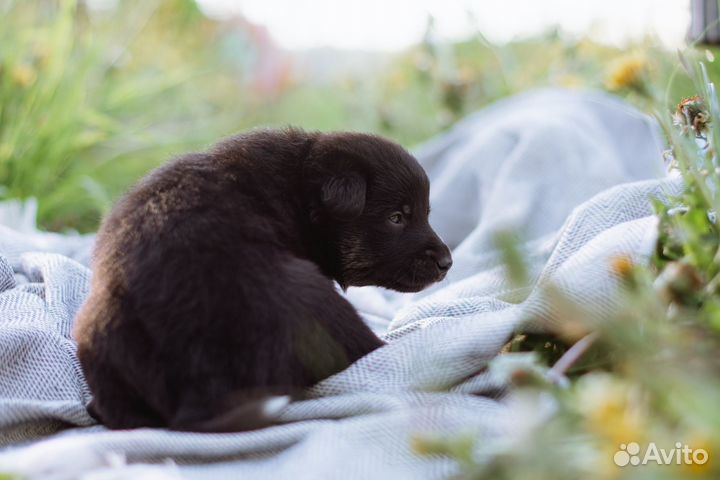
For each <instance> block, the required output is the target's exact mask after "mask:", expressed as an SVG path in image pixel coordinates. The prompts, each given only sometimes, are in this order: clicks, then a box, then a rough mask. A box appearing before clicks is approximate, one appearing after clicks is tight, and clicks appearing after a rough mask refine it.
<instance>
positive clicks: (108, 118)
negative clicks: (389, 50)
mask: <svg viewBox="0 0 720 480" xmlns="http://www.w3.org/2000/svg"><path fill="white" fill-rule="evenodd" d="M238 28H241V29H246V30H248V28H249V30H248V31H249V32H250V33H251V34H256V33H257V32H255V33H253V32H252V27H248V26H247V25H239V24H232V23H228V22H224V23H223V22H218V21H215V20H210V19H208V18H206V17H204V16H203V15H202V13H201V12H200V11H199V10H198V9H197V7H196V5H195V3H194V2H193V1H191V0H147V1H142V0H124V1H121V2H120V4H119V7H118V9H117V10H116V11H107V12H103V11H91V10H89V9H88V8H87V6H86V4H85V3H76V2H74V1H71V0H54V1H53V0H38V1H34V2H24V1H20V0H0V199H27V198H30V197H36V198H37V199H38V202H39V208H40V210H39V219H38V220H39V222H40V225H41V226H42V227H44V228H46V229H51V230H66V229H78V230H81V231H92V230H93V229H95V228H96V227H97V224H98V221H99V219H100V217H101V215H102V214H103V213H104V212H106V211H107V210H108V209H109V207H110V205H111V204H112V202H113V201H114V200H115V199H116V198H117V196H118V195H120V194H121V193H122V192H123V191H124V190H125V189H126V188H128V186H129V185H131V184H132V183H134V182H135V181H136V180H137V179H138V178H139V177H140V176H142V175H143V174H145V173H146V172H147V171H148V170H149V169H151V168H153V167H155V166H157V165H158V164H160V163H162V162H164V161H166V160H167V158H168V157H170V156H171V155H173V154H177V153H179V152H183V151H188V150H192V149H200V148H203V147H205V146H206V145H208V144H209V143H211V142H213V141H216V140H217V139H218V138H220V137H222V136H225V135H228V134H231V133H234V132H237V131H239V130H243V129H247V128H251V127H255V126H265V125H267V126H283V125H287V124H294V125H297V126H301V127H304V128H307V129H354V130H364V131H370V132H376V133H380V134H384V135H387V136H389V137H392V138H395V139H396V140H398V141H400V142H401V143H403V144H405V145H407V146H413V145H415V144H417V143H419V142H421V141H423V140H425V139H427V138H429V137H430V136H432V135H435V134H437V133H438V132H440V131H442V130H443V129H445V128H448V127H449V126H450V125H452V124H453V123H454V122H456V121H458V120H459V119H461V118H462V117H463V116H465V115H467V114H469V113H471V112H472V111H474V110H476V109H478V108H480V107H483V106H485V105H487V104H488V103H490V102H492V101H495V100H497V99H500V98H502V97H505V96H507V95H511V94H513V93H517V92H521V91H525V90H527V89H529V88H533V87H538V86H557V87H563V88H571V89H576V88H594V89H605V90H609V91H613V92H615V93H617V94H619V95H621V96H623V97H624V98H626V99H627V100H629V101H630V102H632V103H634V104H635V105H637V106H638V107H640V108H641V109H644V110H645V111H647V112H650V113H654V114H655V115H656V116H657V118H658V120H659V122H660V124H661V125H662V126H663V129H664V131H665V134H666V136H667V138H668V140H669V141H670V144H671V145H672V148H671V149H670V150H669V151H668V152H667V155H666V157H667V160H668V162H669V164H670V166H671V167H672V168H674V169H675V170H677V171H678V172H679V173H678V174H680V175H682V176H683V177H684V179H685V183H686V187H687V188H686V190H685V192H684V193H683V194H682V195H680V196H679V197H677V198H674V197H673V198H663V199H657V200H656V201H655V202H654V205H655V208H656V211H657V213H658V216H659V218H660V225H659V229H660V236H659V241H658V248H657V253H656V256H655V258H654V260H653V264H652V265H651V266H649V267H642V266H637V265H634V264H633V263H632V261H631V260H630V259H629V258H624V257H623V258H617V259H615V260H614V261H613V263H612V266H611V267H612V268H613V269H614V271H615V272H616V274H617V275H618V277H620V278H622V279H623V282H622V284H623V285H624V288H623V292H622V295H623V300H622V307H621V308H620V309H619V311H618V312H616V313H615V314H614V315H612V316H610V317H609V318H604V319H602V321H601V322H593V323H590V322H588V321H585V320H583V319H585V318H595V319H596V320H597V318H596V316H594V315H592V314H590V312H585V311H584V307H583V306H582V305H576V304H573V303H572V302H570V301H569V300H568V299H565V298H564V297H563V295H562V293H561V292H560V291H554V290H549V291H548V292H547V293H548V296H549V298H551V299H553V300H554V301H555V302H556V304H557V305H556V306H557V308H556V309H555V310H556V311H557V312H558V318H557V319H554V321H553V322H552V324H553V325H560V326H561V327H557V328H556V329H555V330H550V331H549V332H548V333H546V334H542V335H539V334H536V333H528V332H518V334H517V336H516V337H515V338H513V339H512V341H511V342H509V343H508V345H507V346H506V348H505V353H504V355H501V357H504V358H505V359H508V358H518V359H520V361H517V362H515V363H514V366H513V367H512V368H513V372H512V374H511V375H509V378H510V380H511V381H512V382H513V383H514V384H515V385H516V387H515V388H513V389H511V393H510V398H511V399H512V398H522V397H525V398H530V399H531V401H529V402H526V403H527V404H528V405H532V406H533V407H532V408H537V406H538V405H540V404H547V399H548V398H550V399H551V400H552V404H553V411H552V412H551V413H550V414H546V415H545V416H544V417H543V421H541V422H538V424H537V425H529V426H528V427H527V430H528V431H527V432H526V434H525V435H519V438H518V439H517V440H516V441H515V442H512V443H510V444H508V445H506V446H505V447H502V446H500V447H498V449H497V451H495V452H494V454H493V455H492V456H491V457H490V458H489V459H488V457H487V456H485V457H483V459H480V458H478V457H476V455H475V453H476V451H477V447H478V445H476V441H475V439H474V438H473V437H472V436H468V435H467V434H462V435H460V436H457V437H451V438H424V437H423V438H420V437H419V438H416V439H414V440H413V446H414V448H415V449H416V451H417V452H418V454H423V455H442V456H449V457H452V458H454V459H456V460H457V462H458V467H459V472H460V473H459V476H460V477H461V478H465V479H486V478H487V479H502V478H537V479H545V478H547V479H563V478H568V479H575V478H613V479H615V478H638V479H639V478H653V479H654V478H661V479H662V478H703V477H704V478H720V471H719V470H718V469H719V468H720V463H718V462H717V461H716V460H714V455H716V454H717V453H719V452H720V413H719V412H720V411H719V410H718V408H717V406H718V405H720V355H718V352H719V351H720V348H719V347H720V345H719V342H720V299H719V298H720V297H719V294H720V227H718V225H717V214H716V212H717V211H718V207H720V198H719V195H720V193H718V191H719V190H720V165H718V161H717V152H718V151H719V150H718V148H719V147H720V132H719V131H718V129H720V125H718V124H717V123H716V122H713V121H712V119H717V118H720V108H719V107H718V100H717V95H716V94H715V91H714V86H713V85H712V80H713V79H717V78H720V62H715V61H714V57H715V55H716V54H717V53H718V52H717V51H704V50H693V49H691V50H688V51H687V52H686V53H685V54H684V55H683V56H682V57H681V58H680V59H679V60H678V58H677V56H676V55H675V54H674V53H672V52H668V51H666V50H664V49H663V48H661V47H658V43H657V42H656V41H654V40H653V39H648V40H646V41H644V42H641V43H638V44H636V45H633V46H631V47H629V48H627V49H625V50H619V49H617V48H613V47H609V46H604V45H600V44H597V43H594V42H592V41H590V40H588V39H585V38H574V37H566V36H564V35H563V34H562V33H561V32H557V31H550V32H548V33H547V34H545V35H543V36H540V37H535V38H532V39H524V40H518V41H515V42H512V43H509V44H505V45H492V44H490V43H489V42H488V41H487V40H486V39H485V38H484V37H483V36H482V35H481V34H480V33H479V32H478V33H477V34H476V35H475V36H473V37H472V38H469V39H467V40H466V41H463V42H459V43H455V44H446V43H442V42H438V41H436V39H435V33H434V26H433V23H432V19H430V21H429V22H428V28H427V31H426V34H425V37H424V39H423V40H422V42H420V44H419V45H417V46H416V47H413V48H410V49H408V50H406V51H404V52H401V53H399V54H396V55H393V56H392V58H391V59H390V60H391V61H389V62H386V63H385V64H384V66H383V67H382V68H379V69H376V70H373V71H372V72H371V73H368V74H365V75H362V74H357V73H353V74H351V73H348V74H345V75H342V76H340V77H333V78H331V79H329V80H326V81H316V80H312V79H308V78H305V77H303V76H302V75H296V74H294V73H293V72H290V73H288V72H287V71H285V70H278V71H275V72H274V76H273V77H272V78H271V80H272V81H271V82H270V83H271V84H272V88H264V87H263V88H258V86H257V85H253V82H252V81H251V78H252V77H253V75H254V73H255V72H254V71H253V70H252V69H253V68H254V67H253V62H252V61H251V60H253V61H255V60H257V58H254V59H253V58H250V57H252V56H253V55H257V52H255V53H253V52H252V51H248V50H242V49H241V50H238V51H235V50H234V49H231V50H232V52H231V54H230V55H229V56H228V52H227V48H226V47H227V45H228V42H229V41H231V40H233V38H234V37H232V35H233V32H235V31H236V30H237V29H238ZM236 40H237V39H236ZM243 41H244V40H243ZM231 44H232V42H231ZM232 45H234V44H232ZM246 57H247V58H246ZM695 95H698V97H694V96H695ZM683 99H685V100H683ZM681 100H683V101H681ZM678 102H680V103H679V104H678ZM514 241H515V239H514V237H513V236H512V235H510V234H508V233H505V234H501V235H499V236H498V238H497V243H498V246H499V247H500V248H501V249H502V251H503V252H504V254H505V260H506V263H507V266H508V269H507V270H508V274H509V275H510V277H511V278H512V280H513V282H514V283H515V284H518V285H522V284H523V283H524V282H526V281H527V272H526V270H525V266H524V264H523V261H522V253H521V251H520V250H519V249H517V248H516V246H515V245H514ZM523 365H525V366H524V367H523ZM504 368H508V366H507V364H506V365H505V367H504ZM541 399H543V400H542V401H541ZM537 413H538V412H530V413H529V414H528V418H530V417H531V416H532V415H531V414H534V415H535V416H537ZM630 441H638V442H643V441H655V442H657V443H658V445H660V446H664V447H667V446H668V445H669V446H672V445H674V443H675V442H676V441H680V442H683V443H685V444H689V445H691V446H693V447H695V448H705V449H706V450H708V451H709V452H710V455H711V460H710V462H708V463H707V464H705V465H703V466H698V465H696V466H694V467H688V466H684V465H680V466H660V467H655V468H654V467H643V468H625V469H620V468H618V467H616V466H615V465H614V464H613V463H612V458H613V454H614V453H615V452H616V451H617V450H618V448H619V445H620V444H621V443H627V442H630Z"/></svg>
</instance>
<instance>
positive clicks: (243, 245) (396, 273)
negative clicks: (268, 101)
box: [74, 129, 452, 431]
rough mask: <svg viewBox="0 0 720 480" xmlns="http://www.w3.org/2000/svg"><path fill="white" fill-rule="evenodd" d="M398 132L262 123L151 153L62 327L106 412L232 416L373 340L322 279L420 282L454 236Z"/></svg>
mask: <svg viewBox="0 0 720 480" xmlns="http://www.w3.org/2000/svg"><path fill="white" fill-rule="evenodd" d="M428 189H429V184H428V179H427V176H426V175H425V172H424V171H423V169H422V168H421V167H420V165H419V164H418V163H417V161H416V160H415V159H414V158H413V157H412V156H411V155H410V154H409V153H408V152H406V151H405V150H403V149H402V148H401V147H400V146H399V145H396V144H395V143H392V142H389V141H387V140H384V139H382V138H380V137H376V136H371V135H363V134H357V133H332V134H322V133H306V132H303V131H301V130H295V129H288V130H263V131H256V132H252V133H248V134H245V135H239V136H236V137H233V138H230V139H228V140H226V141H223V142H221V143H220V144H218V145H217V146H215V147H214V148H213V149H211V150H210V151H209V152H207V153H202V154H191V155H186V156H183V157H180V158H178V159H176V160H174V161H172V162H170V163H168V164H167V165H165V166H163V167H161V168H159V169H158V170H156V171H154V172H153V173H151V174H150V175H148V176H147V177H146V178H145V179H144V180H142V181H141V182H140V183H139V184H138V185H137V186H136V187H135V188H134V189H133V190H132V191H130V192H129V193H128V194H127V195H125V197H124V198H123V199H122V200H120V202H119V203H118V204H117V205H116V206H115V208H114V210H113V212H112V213H111V214H110V216H109V217H108V218H107V219H106V220H105V222H104V224H103V226H102V228H101V229H100V232H99V234H98V238H97V246H96V248H95V257H94V274H93V279H92V287H91V292H90V296H89V298H88V299H87V301H86V303H85V305H84V306H83V307H82V309H81V311H80V313H79V314H78V317H77V321H76V325H75V331H74V334H75V337H76V339H77V341H78V344H79V351H78V354H79V357H80V362H81V363H82V367H83V370H84V372H85V376H86V378H87V381H88V383H89V385H90V390H91V391H92V393H93V396H94V399H93V401H92V403H91V406H90V408H91V412H92V413H93V414H94V415H95V416H96V417H97V418H98V419H99V420H100V421H101V422H102V423H104V424H105V425H106V426H108V427H110V428H133V427H168V428H171V429H176V430H196V431H233V430H244V429H252V428H258V427H260V426H262V425H266V424H268V423H270V422H271V420H272V419H269V418H267V415H266V414H267V412H265V413H263V412H264V410H263V407H264V406H266V403H265V400H266V399H267V398H269V397H270V396H273V395H286V394H295V393H297V392H300V391H302V389H304V388H306V387H308V386H311V385H313V384H315V383H317V382H318V381H320V380H322V379H324V378H326V377H328V376H330V375H332V374H334V373H337V372H339V371H340V370H343V369H344V368H346V367H348V366H349V365H350V364H351V363H353V362H354V361H356V360H357V359H359V358H360V357H362V356H363V355H366V354H367V353H369V352H371V351H372V350H374V349H376V348H378V347H379V346H381V345H382V344H383V342H382V341H381V340H380V339H379V338H377V337H376V336H375V335H374V334H373V333H372V332H371V331H370V329H369V328H368V327H367V326H366V325H365V324H364V323H363V321H362V320H361V318H360V317H359V315H358V314H357V312H356V311H355V309H354V308H353V307H352V306H351V305H350V303H348V302H347V301H346V300H345V299H344V298H343V297H342V296H341V295H339V294H338V292H337V291H336V289H335V286H334V284H333V282H332V280H336V281H337V282H338V283H339V284H340V285H341V286H342V287H343V288H346V287H348V286H351V285H379V286H383V287H387V288H391V289H395V290H400V291H403V292H411V291H418V290H421V289H422V288H424V287H425V286H427V285H429V284H430V283H432V282H435V281H438V280H441V279H442V278H443V277H444V276H445V274H446V272H447V270H448V269H449V268H450V265H451V264H452V260H451V257H450V252H449V250H448V248H447V247H446V246H445V244H443V242H442V241H441V240H440V239H439V238H438V236H437V235H436V234H435V232H433V230H432V228H431V227H430V225H429V224H428V211H429V204H428Z"/></svg>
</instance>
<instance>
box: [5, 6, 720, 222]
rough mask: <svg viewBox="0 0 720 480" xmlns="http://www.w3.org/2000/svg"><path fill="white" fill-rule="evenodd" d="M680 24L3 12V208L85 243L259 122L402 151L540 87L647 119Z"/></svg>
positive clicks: (671, 84)
mask: <svg viewBox="0 0 720 480" xmlns="http://www.w3.org/2000/svg"><path fill="white" fill-rule="evenodd" d="M690 24H691V5H690V2H689V1H681V0H673V1H652V0H634V1H632V2H629V1H625V0H623V1H621V0H586V1H583V2H573V1H569V0H566V1H562V0H545V1H542V2H539V1H533V0H513V1H508V2H497V1H491V0H394V1H387V0H363V1H354V0H296V1H293V0H238V1H231V0H76V1H73V0H35V1H20V0H0V200H6V201H7V200H14V201H19V202H28V201H30V202H32V205H33V208H34V206H35V205H37V208H38V221H39V224H40V226H41V227H42V228H45V229H49V230H55V231H66V230H69V229H73V230H78V231H92V230H94V229H96V228H97V225H98V222H99V220H100V218H101V216H102V214H103V213H105V212H106V211H107V210H108V209H109V208H110V206H111V204H112V202H113V201H114V200H115V199H116V198H117V196H118V195H120V194H121V193H122V192H123V191H124V190H125V189H127V188H128V186H129V185H131V184H132V183H133V182H134V181H136V180H137V179H138V178H139V177H140V176H142V175H143V174H145V173H146V172H147V171H148V170H150V169H151V168H153V167H155V166H157V165H158V164H160V163H162V162H164V161H166V160H167V159H168V158H169V157H170V156H171V155H173V154H176V153H179V152H184V151H189V150H194V149H202V148H204V147H206V146H207V145H209V144H210V143H212V142H214V141H216V140H217V139H219V138H221V137H223V136H227V135H230V134H233V133H235V132H238V131H241V130H245V129H249V128H253V127H257V126H284V125H296V126H300V127H303V128H306V129H322V130H329V129H345V130H363V131H369V132H376V133H379V134H382V135H386V136H388V137H391V138H393V139H395V140H397V141H399V142H400V143H402V144H403V145H405V146H407V147H409V148H412V147H413V146H415V145H417V144H419V143H421V142H422V141H424V140H426V139H428V138H430V137H432V136H433V135H436V134H438V133H439V132H442V131H443V130H445V129H447V128H448V127H450V126H451V125H452V124H453V123H454V122H456V121H457V120H458V119H460V118H462V117H463V116H464V115H467V114H468V113H470V112H472V111H474V110H477V109H479V108H481V107H483V106H485V105H487V104H488V103H490V102H492V101H494V100H497V99H500V98H502V97H505V96H508V95H512V94H514V93H517V92H521V91H524V90H527V89H530V88H533V87H542V86H556V87H564V88H573V89H576V88H594V89H605V90H610V91H613V92H616V93H618V94H620V95H622V96H624V97H626V98H628V99H629V101H631V102H633V103H634V104H636V105H638V106H639V107H640V108H643V109H645V110H647V111H649V112H650V111H651V110H652V109H653V108H655V107H654V105H655V104H653V103H652V102H650V101H649V99H650V98H657V97H658V95H663V94H664V95H665V97H666V98H678V97H681V96H683V95H690V94H692V93H693V92H692V88H691V87H690V84H689V82H685V81H683V80H682V79H675V80H674V81H671V80H673V79H674V78H675V77H674V72H675V71H676V70H677V65H678V61H677V55H676V53H675V52H676V50H677V49H678V48H682V47H683V45H684V44H685V43H686V42H687V34H688V29H689V27H690ZM713 51H714V50H712V49H708V50H707V51H706V54H707V55H710V56H712V55H714V53H713ZM713 65H714V64H710V68H711V70H712V69H713V68H715V67H714V66H713ZM711 74H713V75H714V72H711ZM30 199H32V200H30ZM35 202H37V203H35Z"/></svg>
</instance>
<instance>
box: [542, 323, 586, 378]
mask: <svg viewBox="0 0 720 480" xmlns="http://www.w3.org/2000/svg"><path fill="white" fill-rule="evenodd" d="M596 339H597V333H595V332H593V333H590V334H588V335H585V336H584V337H583V338H581V339H580V340H578V341H577V342H576V343H575V345H573V346H572V347H570V348H569V349H568V351H567V352H565V354H564V355H563V356H562V357H560V360H558V361H557V362H555V365H553V367H552V368H551V369H550V370H549V371H548V372H547V378H548V380H549V381H550V382H552V383H554V384H560V383H561V382H563V381H564V380H565V373H566V372H567V371H568V370H569V369H570V367H572V366H573V365H574V364H575V363H576V362H577V361H578V360H580V358H581V357H582V356H583V355H584V354H585V352H587V351H588V349H589V348H590V347H591V346H592V345H593V343H595V340H596Z"/></svg>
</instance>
